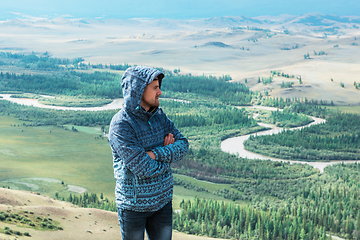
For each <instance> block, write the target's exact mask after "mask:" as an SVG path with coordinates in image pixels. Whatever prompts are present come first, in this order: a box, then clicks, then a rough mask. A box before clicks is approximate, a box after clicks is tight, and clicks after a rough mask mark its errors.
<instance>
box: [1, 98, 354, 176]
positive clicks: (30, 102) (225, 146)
mask: <svg viewBox="0 0 360 240" xmlns="http://www.w3.org/2000/svg"><path fill="white" fill-rule="evenodd" d="M11 95H12V94H0V96H1V97H3V98H2V99H4V100H8V101H11V102H14V103H18V104H23V105H27V106H34V107H39V108H48V109H57V110H75V111H102V110H110V109H120V108H121V107H122V105H123V103H124V99H122V98H119V99H115V100H114V101H113V102H111V103H110V104H107V105H104V106H102V107H60V106H50V105H44V104H41V103H39V102H38V100H36V99H28V98H11V97H10V96H11ZM42 97H51V96H46V95H42ZM0 99H1V98H0ZM245 108H258V109H264V110H270V111H276V110H278V109H277V108H273V107H263V106H252V107H245ZM280 111H281V109H280ZM254 117H256V116H254ZM312 118H313V120H314V121H313V122H311V123H309V124H307V125H305V126H301V127H296V128H291V129H290V130H294V129H300V128H304V127H309V126H311V125H313V124H319V123H323V122H325V120H324V119H321V118H316V117H312ZM258 124H259V125H261V126H265V127H269V128H271V129H270V130H267V131H262V132H258V133H256V134H257V135H259V136H260V135H271V134H277V133H280V132H281V131H282V130H283V128H279V127H276V126H275V125H272V124H265V123H258ZM250 135H252V134H248V135H244V136H239V137H233V138H228V139H226V140H224V141H222V142H221V150H222V151H224V152H228V153H234V154H238V156H239V157H243V158H248V159H264V160H266V159H270V160H272V161H283V162H291V163H302V164H309V165H311V166H313V167H314V168H317V169H319V170H320V172H323V171H324V168H325V167H326V166H328V165H332V164H337V163H342V162H345V163H354V162H360V161H359V160H354V161H351V160H346V161H341V160H338V161H330V162H304V161H292V160H287V159H279V158H273V157H268V156H263V155H260V154H257V153H253V152H249V151H247V150H245V147H244V141H245V140H246V139H248V138H249V137H250Z"/></svg>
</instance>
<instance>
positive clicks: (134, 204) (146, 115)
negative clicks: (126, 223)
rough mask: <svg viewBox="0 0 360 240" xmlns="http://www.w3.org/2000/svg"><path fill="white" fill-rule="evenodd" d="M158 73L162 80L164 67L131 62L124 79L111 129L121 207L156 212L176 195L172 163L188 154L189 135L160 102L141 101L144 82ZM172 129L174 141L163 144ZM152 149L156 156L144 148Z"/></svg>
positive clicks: (110, 140)
mask: <svg viewBox="0 0 360 240" xmlns="http://www.w3.org/2000/svg"><path fill="white" fill-rule="evenodd" d="M156 77H158V79H159V85H160V86H161V82H162V79H163V77H164V74H163V73H161V72H160V71H158V70H157V69H153V68H149V67H143V66H136V67H131V68H128V69H127V70H126V71H125V73H124V75H123V77H122V79H121V86H122V89H123V95H124V100H125V104H124V107H123V108H122V109H121V110H120V111H119V112H118V113H117V114H115V115H114V117H113V119H112V121H111V124H110V129H109V143H110V146H111V149H112V154H113V161H114V162H113V166H114V176H115V180H116V187H115V197H116V204H117V207H118V208H120V209H127V210H132V211H137V212H153V211H157V210H159V209H161V208H162V207H164V206H165V205H166V204H167V203H169V202H170V201H171V200H172V195H173V176H172V171H171V166H170V164H171V163H172V162H176V161H179V160H181V159H182V158H183V157H185V155H186V154H187V152H188V149H189V144H188V141H187V139H186V138H185V137H183V136H182V134H181V133H180V132H179V130H178V129H177V128H176V127H175V126H174V123H173V122H172V121H171V120H170V119H168V118H167V117H166V115H165V114H164V112H163V111H162V110H161V109H160V108H157V109H155V110H154V111H152V112H147V111H145V109H144V108H142V107H141V98H142V95H143V93H144V90H145V87H146V86H147V85H148V84H149V83H151V82H152V81H153V80H154V78H156ZM169 133H172V134H173V136H174V138H175V142H174V143H173V144H170V145H167V146H163V144H164V138H165V136H166V135H168V134H169ZM149 150H151V151H153V152H154V154H155V160H153V159H152V158H150V157H149V155H148V154H147V153H146V151H149Z"/></svg>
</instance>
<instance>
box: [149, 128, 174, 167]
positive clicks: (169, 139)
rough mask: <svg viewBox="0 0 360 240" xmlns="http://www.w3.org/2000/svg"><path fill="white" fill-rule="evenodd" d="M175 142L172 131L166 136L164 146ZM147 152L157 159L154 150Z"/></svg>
mask: <svg viewBox="0 0 360 240" xmlns="http://www.w3.org/2000/svg"><path fill="white" fill-rule="evenodd" d="M174 142H175V138H174V135H173V134H172V133H169V134H168V135H166V136H165V138H164V146H166V145H170V144H173V143H174ZM146 153H147V154H148V155H149V157H151V158H152V159H153V160H155V154H154V153H153V151H147V152H146Z"/></svg>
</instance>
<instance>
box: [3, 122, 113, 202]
mask: <svg viewBox="0 0 360 240" xmlns="http://www.w3.org/2000/svg"><path fill="white" fill-rule="evenodd" d="M23 123H24V122H23V121H19V120H17V119H16V118H13V117H8V116H0V156H1V170H0V186H1V185H3V186H5V187H7V186H9V187H13V188H18V189H25V190H33V191H38V192H41V193H44V194H45V193H46V195H49V196H55V193H56V192H58V193H59V196H62V195H63V196H64V197H67V196H69V194H70V193H71V192H69V191H67V190H66V189H67V187H66V185H73V186H79V187H82V188H85V189H86V190H87V191H88V192H94V193H99V194H100V193H101V192H103V193H104V195H105V196H107V197H108V198H109V199H113V198H114V197H113V196H114V186H115V181H114V175H113V168H112V155H111V150H110V147H109V144H108V142H107V139H106V138H98V136H99V134H98V133H99V132H100V131H98V130H97V129H93V131H90V130H89V128H86V127H76V129H78V132H75V131H72V130H66V129H69V128H67V127H66V128H61V127H55V126H40V127H26V126H24V125H23ZM70 129H71V128H70ZM33 178H50V179H56V180H59V181H60V183H59V182H50V181H39V180H37V181H35V182H36V183H35V182H34V180H33ZM16 182H21V184H16ZM61 182H64V184H61ZM24 183H29V184H34V185H38V188H31V187H30V188H29V186H31V185H28V186H27V185H25V184H24Z"/></svg>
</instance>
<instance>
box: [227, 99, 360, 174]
mask: <svg viewBox="0 0 360 240" xmlns="http://www.w3.org/2000/svg"><path fill="white" fill-rule="evenodd" d="M245 108H247V107H245ZM249 108H261V109H264V110H270V111H276V110H278V109H277V108H273V107H262V106H253V107H249ZM312 119H313V120H314V121H313V122H311V123H309V124H307V125H304V126H301V127H295V128H290V130H295V129H301V128H304V127H309V126H311V125H313V124H320V123H324V122H325V120H324V119H321V118H316V117H312ZM258 124H259V125H260V126H264V127H270V128H271V129H270V130H267V131H262V132H258V133H256V135H258V136H261V135H271V134H277V133H280V132H281V131H282V130H283V128H280V127H276V126H275V125H273V124H265V123H258ZM250 135H253V134H247V135H243V136H239V137H233V138H228V139H226V140H224V141H222V142H221V150H223V151H224V152H228V153H233V154H237V155H238V156H239V157H243V158H248V159H264V160H266V159H270V160H272V161H282V162H290V163H302V164H309V165H311V166H313V167H314V168H317V169H319V170H320V172H323V171H324V168H325V167H326V166H328V165H332V164H337V163H342V162H344V163H354V162H360V161H358V160H354V161H351V160H346V161H341V160H338V161H330V162H304V161H292V160H287V159H279V158H273V157H268V156H263V155H260V154H257V153H253V152H249V151H247V150H245V147H244V141H245V140H247V139H248V138H249V137H250Z"/></svg>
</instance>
